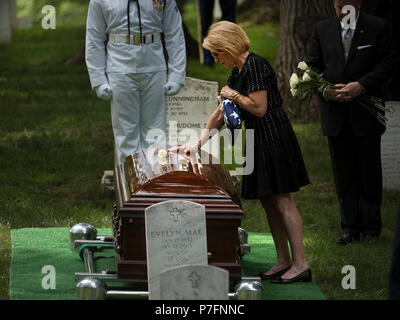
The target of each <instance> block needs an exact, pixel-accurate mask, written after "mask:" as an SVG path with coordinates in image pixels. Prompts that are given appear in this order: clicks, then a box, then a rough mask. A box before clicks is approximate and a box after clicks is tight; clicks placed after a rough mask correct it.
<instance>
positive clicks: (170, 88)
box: [164, 81, 183, 96]
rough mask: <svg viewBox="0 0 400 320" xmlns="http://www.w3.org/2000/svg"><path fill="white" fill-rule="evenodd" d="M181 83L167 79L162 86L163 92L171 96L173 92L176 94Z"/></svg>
mask: <svg viewBox="0 0 400 320" xmlns="http://www.w3.org/2000/svg"><path fill="white" fill-rule="evenodd" d="M182 86H183V85H181V84H179V83H177V82H174V81H168V82H167V83H166V84H165V86H164V93H165V94H166V95H167V96H173V95H174V94H177V93H178V92H179V90H181V88H182Z"/></svg>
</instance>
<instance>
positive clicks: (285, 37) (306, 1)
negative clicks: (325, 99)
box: [275, 0, 335, 118]
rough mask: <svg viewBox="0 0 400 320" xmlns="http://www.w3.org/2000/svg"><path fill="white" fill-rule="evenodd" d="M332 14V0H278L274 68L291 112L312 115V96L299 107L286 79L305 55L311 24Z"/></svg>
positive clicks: (313, 107)
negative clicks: (278, 38) (276, 51)
mask: <svg viewBox="0 0 400 320" xmlns="http://www.w3.org/2000/svg"><path fill="white" fill-rule="evenodd" d="M334 14H335V11H334V8H333V5H332V0H302V1H298V0H281V3H280V40H279V49H278V54H277V58H276V62H275V71H276V74H277V77H278V85H279V89H280V93H281V95H282V98H283V101H284V105H283V106H284V108H285V109H287V110H288V111H289V112H290V113H292V114H293V113H294V114H295V115H302V116H306V117H311V118H315V116H314V114H315V113H316V112H315V111H316V103H315V102H316V100H315V98H314V99H312V101H313V102H312V103H311V105H310V106H307V109H306V110H304V111H302V110H299V106H300V105H301V104H300V101H299V99H297V98H293V97H292V95H291V93H290V85H289V79H290V76H291V74H292V73H293V72H296V69H297V65H298V63H299V62H300V61H302V60H305V58H306V56H307V52H308V44H309V40H310V36H311V33H312V30H313V26H314V24H315V23H317V22H319V21H321V20H323V19H325V18H327V17H331V16H333V15H334ZM299 111H300V114H299Z"/></svg>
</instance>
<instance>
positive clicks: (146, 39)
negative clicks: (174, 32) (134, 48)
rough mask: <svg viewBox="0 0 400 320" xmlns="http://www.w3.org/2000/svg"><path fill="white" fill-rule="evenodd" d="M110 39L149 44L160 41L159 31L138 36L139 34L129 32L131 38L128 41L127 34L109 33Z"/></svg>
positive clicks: (116, 41)
mask: <svg viewBox="0 0 400 320" xmlns="http://www.w3.org/2000/svg"><path fill="white" fill-rule="evenodd" d="M109 39H110V41H111V42H114V43H126V44H128V43H130V44H135V45H140V44H149V43H153V42H159V41H161V33H153V34H145V35H143V36H142V38H140V35H136V34H131V39H130V41H128V35H127V34H118V33H110V38H109Z"/></svg>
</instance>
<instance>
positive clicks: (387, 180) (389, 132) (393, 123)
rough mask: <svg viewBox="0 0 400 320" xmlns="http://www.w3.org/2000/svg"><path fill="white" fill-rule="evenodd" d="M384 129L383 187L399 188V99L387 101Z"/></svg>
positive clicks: (382, 146)
mask: <svg viewBox="0 0 400 320" xmlns="http://www.w3.org/2000/svg"><path fill="white" fill-rule="evenodd" d="M386 107H387V109H389V112H388V113H387V114H386V117H387V118H388V122H387V126H386V131H385V133H384V134H383V136H382V143H381V154H382V174H383V188H384V189H387V190H400V101H388V102H386Z"/></svg>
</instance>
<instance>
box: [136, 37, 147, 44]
mask: <svg viewBox="0 0 400 320" xmlns="http://www.w3.org/2000/svg"><path fill="white" fill-rule="evenodd" d="M143 43H146V36H142V37H140V36H133V44H136V45H138V44H143Z"/></svg>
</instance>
